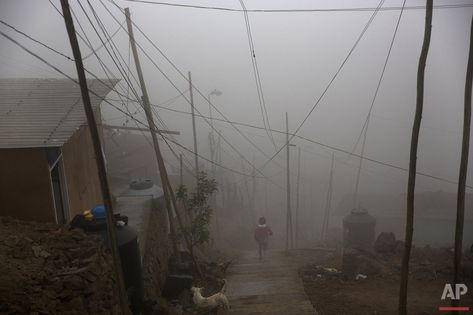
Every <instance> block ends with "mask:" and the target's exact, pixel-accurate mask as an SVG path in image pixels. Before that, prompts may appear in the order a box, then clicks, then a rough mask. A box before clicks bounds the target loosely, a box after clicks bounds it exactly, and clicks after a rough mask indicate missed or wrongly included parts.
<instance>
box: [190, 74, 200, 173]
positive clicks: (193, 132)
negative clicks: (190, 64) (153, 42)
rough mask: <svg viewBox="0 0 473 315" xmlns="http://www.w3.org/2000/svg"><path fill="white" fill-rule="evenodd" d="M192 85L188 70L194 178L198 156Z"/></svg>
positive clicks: (197, 170)
mask: <svg viewBox="0 0 473 315" xmlns="http://www.w3.org/2000/svg"><path fill="white" fill-rule="evenodd" d="M193 88H194V86H193V85H192V76H191V72H190V71H189V91H190V101H191V112H192V134H193V137H194V159H195V174H196V178H197V177H198V176H199V158H198V152H197V132H196V127H195V109H194V93H193Z"/></svg>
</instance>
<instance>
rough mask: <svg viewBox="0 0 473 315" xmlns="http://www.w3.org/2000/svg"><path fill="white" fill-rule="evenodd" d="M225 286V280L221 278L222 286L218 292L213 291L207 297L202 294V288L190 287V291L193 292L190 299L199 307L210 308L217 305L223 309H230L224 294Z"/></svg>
mask: <svg viewBox="0 0 473 315" xmlns="http://www.w3.org/2000/svg"><path fill="white" fill-rule="evenodd" d="M226 287H227V281H226V280H225V279H224V280H223V287H222V289H221V290H220V292H218V293H215V294H214V295H212V296H209V297H203V296H202V288H197V287H192V288H191V292H192V294H193V297H192V300H193V301H194V304H195V305H196V306H197V307H198V308H201V309H208V310H212V309H215V308H218V307H220V306H221V307H223V309H226V310H228V309H230V305H229V304H228V299H227V297H226V296H225V294H224V293H225V289H226Z"/></svg>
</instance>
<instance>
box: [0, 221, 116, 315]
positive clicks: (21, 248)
mask: <svg viewBox="0 0 473 315" xmlns="http://www.w3.org/2000/svg"><path fill="white" fill-rule="evenodd" d="M0 261H1V262H2V263H1V264H0V314H38V315H39V314H119V308H118V298H117V297H118V294H117V292H116V285H115V283H114V274H113V262H112V260H111V256H110V254H109V253H108V252H107V250H105V249H104V247H102V245H101V243H100V240H99V239H98V238H96V237H94V236H90V235H86V234H85V233H84V232H83V231H82V230H70V231H69V230H67V229H66V228H65V227H63V226H58V225H54V224H44V223H36V222H24V221H19V220H15V219H11V218H5V217H0Z"/></svg>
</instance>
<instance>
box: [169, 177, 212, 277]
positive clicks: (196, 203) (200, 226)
mask: <svg viewBox="0 0 473 315" xmlns="http://www.w3.org/2000/svg"><path fill="white" fill-rule="evenodd" d="M216 191H217V182H216V181H215V179H211V178H208V177H207V174H206V173H205V172H199V173H198V174H197V187H196V190H195V192H192V193H190V194H189V193H188V191H187V187H186V186H185V185H180V186H179V188H178V189H177V193H176V197H177V199H178V200H179V201H181V202H182V204H183V205H184V208H185V209H186V212H187V214H188V218H189V220H187V221H188V222H187V223H186V224H185V226H184V227H183V228H182V229H181V231H180V232H181V235H182V234H185V235H186V236H187V238H188V239H189V243H190V244H189V245H190V248H189V253H190V255H191V257H192V260H193V261H194V263H195V264H196V267H197V268H198V266H197V262H196V259H195V256H194V248H195V246H199V245H203V244H206V243H208V242H209V241H210V231H209V224H210V219H211V217H212V212H213V210H212V208H211V207H210V205H209V204H208V203H209V199H210V197H211V195H212V194H213V193H214V192H216ZM198 269H199V268H198Z"/></svg>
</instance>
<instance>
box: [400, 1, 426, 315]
mask: <svg viewBox="0 0 473 315" xmlns="http://www.w3.org/2000/svg"><path fill="white" fill-rule="evenodd" d="M431 31H432V0H427V5H426V8H425V31H424V42H423V44H422V51H421V54H420V58H419V66H418V70H417V100H416V112H415V116H414V124H413V127H412V138H411V150H410V158H409V179H408V184H407V207H406V209H407V213H406V236H405V239H404V253H403V256H402V264H401V286H400V290H399V307H398V309H399V315H407V284H408V279H409V259H410V255H411V248H412V236H413V234H414V193H415V184H416V169H417V145H418V142H419V130H420V123H421V120H422V109H423V106H424V73H425V63H426V61H427V54H428V52H429V46H430V35H431Z"/></svg>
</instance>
